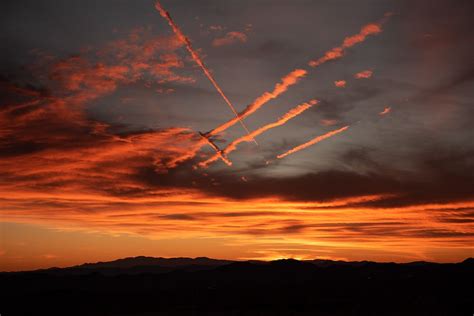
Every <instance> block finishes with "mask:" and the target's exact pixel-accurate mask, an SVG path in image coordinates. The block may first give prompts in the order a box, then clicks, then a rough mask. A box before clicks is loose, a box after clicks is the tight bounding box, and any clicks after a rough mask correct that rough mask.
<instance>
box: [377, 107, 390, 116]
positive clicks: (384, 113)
mask: <svg viewBox="0 0 474 316" xmlns="http://www.w3.org/2000/svg"><path fill="white" fill-rule="evenodd" d="M391 110H392V108H391V107H389V106H387V107H386V108H385V109H383V111H382V112H380V113H379V115H386V114H388V113H390V111H391Z"/></svg>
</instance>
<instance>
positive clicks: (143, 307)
mask: <svg viewBox="0 0 474 316" xmlns="http://www.w3.org/2000/svg"><path fill="white" fill-rule="evenodd" d="M110 271H113V273H110ZM131 271H133V272H131ZM0 284H1V285H2V289H3V290H4V291H3V294H2V303H1V309H2V311H1V313H2V315H37V314H40V315H42V314H47V315H143V316H145V315H328V316H329V315H450V316H451V315H453V316H454V315H469V316H470V315H472V314H473V312H474V298H473V295H474V287H473V285H474V260H472V259H467V260H465V261H463V262H461V263H456V264H435V263H426V262H416V263H410V264H396V263H375V262H367V261H362V262H343V261H329V260H310V261H297V260H293V259H286V260H277V261H271V262H263V261H244V262H242V261H241V262H237V261H236V262H233V261H226V260H214V259H209V258H195V259H189V258H173V259H165V258H150V257H136V258H125V259H120V260H116V261H111V262H100V263H95V264H85V265H80V266H76V267H70V268H65V269H58V268H56V269H48V270H38V271H31V272H17V273H0Z"/></svg>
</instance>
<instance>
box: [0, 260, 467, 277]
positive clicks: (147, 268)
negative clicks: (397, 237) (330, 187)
mask: <svg viewBox="0 0 474 316" xmlns="http://www.w3.org/2000/svg"><path fill="white" fill-rule="evenodd" d="M443 264H448V265H449V264H455V263H434V262H426V261H414V262H408V263H395V262H373V261H342V260H328V259H312V260H296V259H277V260H272V261H263V260H246V261H240V260H226V259H213V258H208V257H196V258H188V257H175V258H164V257H148V256H137V257H126V258H121V259H116V260H112V261H105V262H103V261H99V262H94V263H83V264H80V265H75V266H71V267H64V268H58V267H52V268H47V269H39V270H32V271H19V272H10V273H33V272H40V273H52V274H56V273H57V274H88V273H94V272H97V273H104V274H114V275H115V274H137V273H166V272H171V271H176V270H182V271H197V270H208V269H213V268H217V267H221V266H226V265H232V266H242V267H243V266H254V265H270V266H285V267H287V268H291V267H295V268H301V267H303V266H306V267H309V268H312V267H318V268H326V267H334V266H341V267H342V266H346V267H347V266H350V267H363V266H387V265H392V266H426V265H443ZM457 264H469V265H472V266H474V258H467V259H465V260H464V261H462V262H460V263H457ZM0 273H9V272H0Z"/></svg>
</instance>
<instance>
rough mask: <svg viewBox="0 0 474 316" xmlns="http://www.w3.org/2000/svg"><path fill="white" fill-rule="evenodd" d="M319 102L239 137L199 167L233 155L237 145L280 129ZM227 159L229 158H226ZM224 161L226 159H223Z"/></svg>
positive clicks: (300, 108)
mask: <svg viewBox="0 0 474 316" xmlns="http://www.w3.org/2000/svg"><path fill="white" fill-rule="evenodd" d="M317 103H318V101H317V100H310V101H309V102H305V103H302V104H300V105H298V106H296V107H294V108H293V109H291V110H290V111H288V112H287V113H285V114H284V115H283V116H281V117H280V118H279V119H278V120H277V121H275V122H273V123H269V124H267V125H264V126H262V127H260V128H258V129H256V130H254V131H252V132H251V133H250V134H249V135H244V136H242V137H239V138H237V139H236V140H234V141H233V142H231V143H230V144H229V145H227V147H225V148H224V149H223V150H222V151H219V152H218V153H216V154H215V155H213V156H211V157H210V158H209V159H207V160H205V161H203V162H200V163H199V164H198V165H199V167H201V168H205V167H207V166H208V165H209V164H210V163H212V162H214V161H216V160H218V159H219V158H221V159H222V157H226V156H227V155H228V154H229V153H231V152H232V151H234V150H236V149H237V145H239V144H240V143H243V142H250V141H252V139H254V138H255V137H257V136H258V135H260V134H262V133H264V132H266V131H268V130H269V129H272V128H275V127H278V126H281V125H283V124H285V123H286V122H288V121H289V120H290V119H292V118H294V117H296V116H298V115H300V114H301V113H303V112H304V111H306V110H307V109H309V108H310V107H312V106H313V105H315V104H317ZM226 159H227V158H226ZM223 160H224V159H223ZM224 162H225V163H226V164H227V165H229V164H228V163H227V162H228V159H227V161H226V160H224Z"/></svg>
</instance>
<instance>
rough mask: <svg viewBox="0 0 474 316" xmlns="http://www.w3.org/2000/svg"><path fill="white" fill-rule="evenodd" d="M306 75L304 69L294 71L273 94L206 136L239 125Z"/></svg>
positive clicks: (263, 95)
mask: <svg viewBox="0 0 474 316" xmlns="http://www.w3.org/2000/svg"><path fill="white" fill-rule="evenodd" d="M306 73H307V71H306V70H304V69H296V70H293V71H292V72H290V73H289V74H287V75H286V76H284V77H283V78H281V82H279V83H277V84H276V85H275V87H274V88H273V91H272V92H268V91H267V92H264V93H263V94H262V95H261V96H259V97H258V98H256V99H255V100H254V101H253V102H252V103H251V104H250V105H248V106H247V107H246V108H245V110H243V111H242V112H240V113H239V114H238V116H237V117H235V118H233V119H230V120H228V121H227V122H225V123H223V124H221V125H219V126H218V127H216V128H214V129H213V130H211V131H209V132H207V133H206V136H212V135H216V134H219V133H222V132H223V131H225V130H226V129H228V128H229V127H231V126H233V125H234V124H235V123H237V122H238V120H239V119H243V118H246V117H247V116H249V115H251V114H253V113H254V112H255V111H257V110H258V109H260V108H261V107H262V106H263V105H264V104H265V103H267V102H268V101H270V100H271V99H275V98H276V97H278V96H279V95H280V94H282V93H284V92H285V91H286V90H288V87H290V86H292V85H294V84H296V83H297V82H298V80H299V79H300V78H302V77H304V76H305V75H306Z"/></svg>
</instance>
